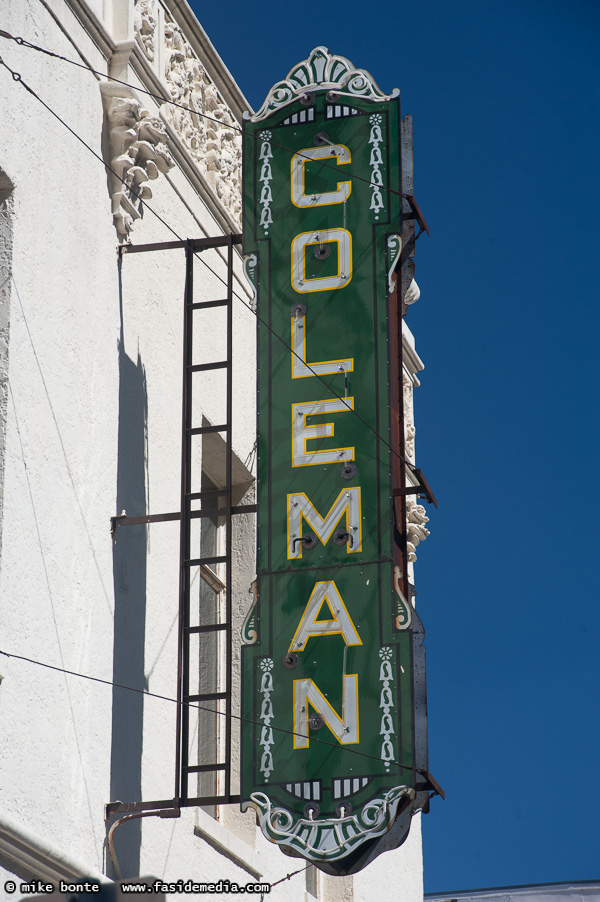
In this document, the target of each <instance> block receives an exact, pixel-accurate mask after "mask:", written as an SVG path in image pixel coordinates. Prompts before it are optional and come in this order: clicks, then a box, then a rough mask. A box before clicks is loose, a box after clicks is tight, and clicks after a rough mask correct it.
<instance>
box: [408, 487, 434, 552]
mask: <svg viewBox="0 0 600 902" xmlns="http://www.w3.org/2000/svg"><path fill="white" fill-rule="evenodd" d="M426 523H429V517H428V516H427V515H426V513H425V508H424V507H423V505H422V504H417V502H416V501H415V499H414V498H407V500H406V531H407V539H408V541H407V543H406V544H407V548H408V559H409V561H412V562H413V563H414V562H415V561H416V559H417V545H418V544H419V542H424V541H425V539H426V538H427V536H428V535H429V530H428V529H427V528H426V527H425V524H426Z"/></svg>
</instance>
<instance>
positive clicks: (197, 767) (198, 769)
mask: <svg viewBox="0 0 600 902" xmlns="http://www.w3.org/2000/svg"><path fill="white" fill-rule="evenodd" d="M226 769H227V765H226V764H193V765H190V766H189V767H185V768H184V770H186V771H187V772H188V774H209V773H211V771H213V772H214V771H216V770H226Z"/></svg>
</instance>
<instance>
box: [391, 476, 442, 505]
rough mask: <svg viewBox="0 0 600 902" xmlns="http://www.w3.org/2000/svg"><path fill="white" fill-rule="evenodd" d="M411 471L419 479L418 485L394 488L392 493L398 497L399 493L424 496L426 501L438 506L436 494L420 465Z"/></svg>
mask: <svg viewBox="0 0 600 902" xmlns="http://www.w3.org/2000/svg"><path fill="white" fill-rule="evenodd" d="M411 472H412V473H413V475H414V476H416V477H417V479H418V480H419V482H418V484H417V485H407V486H406V487H403V488H396V489H392V495H393V496H394V497H398V495H418V496H419V498H422V499H424V500H425V501H427V502H428V503H429V504H433V505H434V507H437V506H438V503H437V499H436V497H435V495H434V494H433V492H432V491H431V487H430V485H429V483H428V482H427V480H426V479H425V476H424V475H423V473H422V472H421V470H419V468H418V467H415V469H414V470H413V469H411Z"/></svg>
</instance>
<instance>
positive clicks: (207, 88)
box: [161, 16, 242, 228]
mask: <svg viewBox="0 0 600 902" xmlns="http://www.w3.org/2000/svg"><path fill="white" fill-rule="evenodd" d="M164 35H165V37H164V42H165V44H164V53H165V68H164V79H165V82H166V85H167V88H168V91H169V94H170V96H171V99H172V100H174V101H175V102H176V103H178V104H181V106H183V107H188V108H189V110H191V112H189V111H188V110H184V109H181V108H180V107H176V106H173V105H172V104H164V105H163V106H162V108H161V113H162V115H163V116H164V118H165V119H166V120H167V121H168V122H169V123H170V125H171V126H172V128H173V129H174V131H175V132H176V134H177V135H178V137H179V138H180V139H181V141H182V143H183V144H184V146H185V148H186V150H187V151H188V152H189V154H190V155H191V157H192V159H193V160H194V162H195V163H196V165H197V166H198V169H199V170H200V172H201V174H202V175H203V176H204V177H205V179H206V181H207V182H208V184H209V186H210V188H211V189H212V190H213V192H214V193H215V194H216V196H217V198H218V199H219V201H220V202H221V204H222V205H223V206H224V208H225V209H226V211H227V212H228V213H229V214H230V216H231V217H232V219H233V220H234V221H235V223H236V225H237V227H238V228H239V227H240V222H241V214H242V193H241V192H242V139H241V137H240V135H239V132H238V130H237V129H238V126H237V124H236V121H235V119H234V116H233V115H232V113H231V110H230V109H229V107H228V105H227V103H226V102H225V100H224V99H223V97H222V96H221V94H220V93H219V91H218V89H217V87H216V85H215V83H214V81H213V80H212V79H211V78H210V76H209V74H208V72H207V71H206V69H205V67H204V65H203V64H202V62H201V60H200V58H199V57H198V55H197V54H196V53H195V51H194V49H193V48H192V45H191V44H190V42H189V41H188V39H187V37H186V36H185V34H184V33H183V30H182V28H181V27H180V26H179V25H178V24H177V23H176V22H175V21H174V20H173V19H172V18H170V17H168V16H167V17H166V19H165V23H164ZM206 117H210V118H206Z"/></svg>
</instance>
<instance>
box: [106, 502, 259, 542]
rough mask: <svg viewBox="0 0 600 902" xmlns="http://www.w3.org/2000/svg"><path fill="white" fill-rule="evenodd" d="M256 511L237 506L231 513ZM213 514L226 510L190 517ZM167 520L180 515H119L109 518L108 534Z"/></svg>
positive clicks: (194, 512)
mask: <svg viewBox="0 0 600 902" xmlns="http://www.w3.org/2000/svg"><path fill="white" fill-rule="evenodd" d="M257 510H258V508H257V505H256V504H239V505H237V507H232V508H231V513H232V515H233V514H255V513H256V511H257ZM215 513H217V514H218V515H219V516H224V515H226V514H227V509H226V508H219V509H218V510H217V511H214V510H211V511H202V510H198V511H191V513H190V516H191V518H192V520H197V519H198V518H199V517H214V516H215ZM169 520H181V514H180V513H179V512H177V513H172V514H144V515H143V516H141V517H128V516H127V514H125V513H123V514H120V515H119V516H118V517H111V518H110V534H111V536H114V534H115V533H116V531H117V528H118V527H119V526H140V525H141V524H146V523H166V522H168V521H169Z"/></svg>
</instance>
